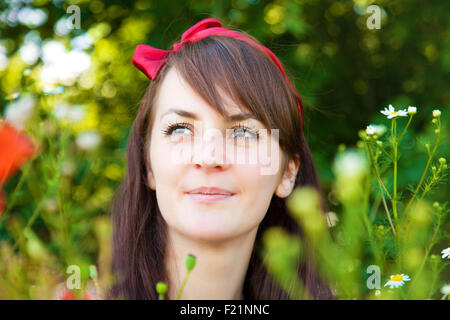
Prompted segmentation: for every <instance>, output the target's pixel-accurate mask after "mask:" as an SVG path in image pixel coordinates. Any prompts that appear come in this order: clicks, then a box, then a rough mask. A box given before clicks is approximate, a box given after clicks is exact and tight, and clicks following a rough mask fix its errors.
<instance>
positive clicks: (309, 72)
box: [0, 0, 450, 258]
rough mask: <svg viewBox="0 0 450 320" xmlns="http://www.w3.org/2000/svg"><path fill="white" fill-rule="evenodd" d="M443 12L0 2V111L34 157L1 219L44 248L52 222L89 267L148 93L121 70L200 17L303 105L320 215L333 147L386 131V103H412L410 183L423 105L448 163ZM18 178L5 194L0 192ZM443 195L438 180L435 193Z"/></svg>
mask: <svg viewBox="0 0 450 320" xmlns="http://www.w3.org/2000/svg"><path fill="white" fill-rule="evenodd" d="M371 4H376V5H378V6H379V7H380V8H381V28H380V29H373V30H370V29H368V27H367V25H366V21H367V19H368V17H369V14H368V13H366V9H367V6H368V5H371ZM70 5H77V6H78V7H79V8H80V28H79V29H70V28H68V27H67V23H66V20H70V17H71V14H72V13H73V12H70V13H67V8H68V7H69V6H70ZM449 13H450V2H449V1H437V0H434V1H419V0H406V1H363V0H360V1H349V0H347V1H331V0H325V1H319V0H294V1H282V0H280V1H262V0H235V1H213V0H210V1H206V0H205V1H202V0H195V1H151V0H138V1H133V0H131V1H99V0H95V1H62V0H53V1H45V0H37V1H32V0H29V1H13V0H9V1H5V0H0V95H1V97H3V98H2V99H1V100H0V114H1V116H2V117H5V118H6V119H9V120H11V121H15V122H17V123H19V125H20V124H23V127H24V129H26V130H27V132H28V133H29V135H30V136H31V137H32V138H33V139H34V140H35V141H36V142H37V143H38V145H39V148H40V150H44V151H45V152H44V153H43V154H41V155H40V156H39V157H38V159H37V160H36V161H34V162H33V163H32V164H30V166H32V170H29V171H28V172H29V173H28V174H29V175H30V178H29V179H27V180H26V182H24V183H23V185H21V188H22V189H21V190H22V191H21V192H19V195H18V197H17V198H16V199H15V200H14V202H15V203H14V208H13V212H11V214H12V215H14V213H20V215H14V219H17V223H19V224H22V225H24V224H26V223H27V221H29V219H30V218H31V217H33V216H35V217H36V218H35V219H34V220H33V221H32V223H33V228H34V229H35V230H41V233H42V236H43V238H44V239H46V237H47V239H50V238H51V237H52V235H51V234H50V233H51V231H50V229H49V228H48V226H49V225H52V224H54V225H55V226H59V227H61V225H60V224H61V223H63V224H64V226H65V228H68V230H69V231H67V233H66V234H67V235H70V238H67V239H65V240H64V243H65V245H64V246H63V247H64V252H69V253H70V254H69V253H67V255H68V256H71V257H73V256H77V255H80V256H81V255H86V254H87V255H91V256H92V258H94V256H95V254H96V252H97V250H98V248H97V246H98V244H97V242H96V241H95V238H94V237H89V235H90V233H91V232H92V227H93V223H94V220H93V219H91V218H93V217H97V216H101V215H105V214H107V213H108V209H109V204H110V200H111V197H112V195H113V193H114V191H115V190H116V188H117V187H118V185H119V183H120V181H121V179H122V178H123V176H124V169H125V150H126V142H127V137H128V133H129V129H130V126H131V123H132V121H133V119H134V117H135V114H136V111H137V108H138V102H139V100H140V98H141V97H142V95H143V93H144V91H145V89H146V87H147V86H148V84H149V79H148V78H146V77H145V76H144V75H143V74H142V73H141V72H140V71H138V70H137V69H136V68H135V67H134V66H133V64H132V62H131V58H132V55H133V52H134V49H135V47H136V45H138V44H148V45H151V46H154V47H156V48H160V49H166V50H167V49H170V48H171V45H172V44H173V43H174V42H177V41H178V40H179V39H180V37H181V34H182V33H183V32H184V31H185V30H186V29H187V28H189V27H190V26H192V25H193V24H195V23H197V22H198V21H200V20H201V19H204V18H207V17H213V18H217V19H219V20H220V21H221V22H222V24H223V25H224V26H225V27H230V28H236V29H239V30H243V31H245V32H248V33H249V34H251V35H253V36H254V37H256V39H258V40H259V41H260V42H261V43H262V44H264V45H265V46H267V47H268V48H270V49H271V50H272V51H273V52H274V53H275V54H276V55H277V57H278V58H279V59H280V61H281V62H282V63H283V64H284V66H285V69H286V71H287V73H288V75H289V76H290V77H292V79H293V81H294V82H295V85H296V88H297V90H298V92H299V93H300V95H301V96H302V97H303V98H304V101H305V106H304V115H305V127H306V137H307V139H308V142H309V145H310V148H311V150H312V153H313V157H314V159H315V161H316V164H317V167H318V173H319V177H320V179H321V183H322V186H323V188H324V191H325V193H326V195H327V196H328V200H329V201H330V205H331V209H333V196H332V195H330V194H329V193H328V192H329V188H330V185H331V181H332V180H333V179H334V177H333V174H332V170H331V163H332V160H333V158H334V156H335V154H336V151H337V149H338V146H339V145H340V144H345V145H353V144H355V143H356V141H357V140H358V131H359V130H361V129H365V128H366V126H367V125H368V124H371V123H376V124H384V125H386V126H389V125H390V122H389V121H388V120H387V119H386V117H385V116H383V115H382V114H381V113H380V110H383V109H384V108H385V107H387V106H388V105H389V104H393V105H394V107H396V108H401V109H404V108H407V107H408V106H410V105H412V106H417V109H418V113H417V115H416V116H415V118H414V121H413V123H412V124H411V126H410V129H409V130H408V133H407V135H406V136H405V138H404V141H403V145H402V146H401V148H400V154H401V153H402V152H404V153H408V156H407V157H403V158H402V157H400V164H399V166H400V168H401V170H400V176H399V187H405V186H407V185H408V184H409V183H412V182H414V183H417V181H418V180H419V178H420V175H421V173H422V170H423V168H424V165H425V162H426V159H427V154H426V150H425V148H423V145H424V144H425V143H427V142H428V143H430V144H431V143H432V141H433V140H434V133H433V130H434V129H433V128H432V126H431V119H432V115H431V111H432V110H433V109H440V110H441V111H442V122H443V126H444V127H443V135H442V137H443V141H442V144H441V147H440V148H439V149H438V152H437V157H440V156H443V157H446V158H447V159H449V158H450V157H449V155H450V149H449V145H448V137H449V135H448V128H447V125H448V122H449V120H450V119H449V115H448V105H449V103H450V91H449V90H448V88H449V84H450V25H449V19H448V16H449ZM406 121H407V118H405V119H400V120H399V121H398V123H399V126H402V125H404V124H405V123H406ZM417 145H419V147H417ZM420 146H422V147H420ZM49 163H50V164H49ZM25 169H26V168H25ZM33 169H35V170H33ZM19 179H20V174H18V175H16V176H15V177H14V178H13V179H11V180H10V181H9V182H8V183H7V184H6V185H5V187H4V190H5V193H6V194H8V193H10V192H12V191H13V190H14V189H15V188H16V186H17V184H18V183H20V181H19ZM44 181H45V183H43V182H44ZM448 194H449V189H448V185H445V186H443V187H442V188H441V189H440V190H438V192H437V194H434V195H433V197H434V199H436V200H439V199H440V200H448ZM37 207H38V208H39V209H38V210H42V211H44V212H46V213H48V214H49V215H47V217H48V216H51V214H52V212H55V214H56V212H60V210H63V211H65V212H70V215H68V218H67V219H66V220H63V222H61V221H60V220H56V219H55V220H54V221H52V220H51V219H48V218H43V217H42V215H36V214H35V212H36V208H37ZM5 218H7V217H5ZM45 219H47V220H45ZM12 225H13V224H11V223H10V225H9V227H8V224H0V240H2V239H8V238H9V237H10V236H11V234H14V232H12V231H11V230H13V229H14V227H13V226H12ZM44 226H47V228H45V227H44ZM7 228H10V229H8V230H9V232H7ZM46 233H48V234H46ZM54 249H55V250H59V249H61V248H59V249H58V247H57V246H56V245H55V248H54ZM61 250H62V249H61ZM80 250H81V252H80Z"/></svg>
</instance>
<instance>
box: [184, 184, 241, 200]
mask: <svg viewBox="0 0 450 320" xmlns="http://www.w3.org/2000/svg"><path fill="white" fill-rule="evenodd" d="M186 195H187V196H188V197H189V198H191V199H192V200H195V201H198V202H203V203H212V202H216V201H220V200H226V199H230V198H231V197H233V196H234V193H233V192H230V191H228V190H225V189H221V188H216V187H200V188H196V189H193V190H191V191H189V192H186Z"/></svg>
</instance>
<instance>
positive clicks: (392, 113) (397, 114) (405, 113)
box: [380, 104, 408, 119]
mask: <svg viewBox="0 0 450 320" xmlns="http://www.w3.org/2000/svg"><path fill="white" fill-rule="evenodd" d="M380 112H381V113H382V114H384V115H385V116H387V118H388V119H392V118H395V117H407V116H408V111H406V109H404V110H398V111H395V108H394V107H393V106H392V104H390V105H389V109H388V108H384V110H383V111H380Z"/></svg>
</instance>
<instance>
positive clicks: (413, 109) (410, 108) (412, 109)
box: [408, 106, 417, 114]
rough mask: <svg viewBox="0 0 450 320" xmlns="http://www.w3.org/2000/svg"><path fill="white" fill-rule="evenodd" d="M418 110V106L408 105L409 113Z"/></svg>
mask: <svg viewBox="0 0 450 320" xmlns="http://www.w3.org/2000/svg"><path fill="white" fill-rule="evenodd" d="M416 112H417V108H416V107H413V106H409V107H408V114H415V113H416Z"/></svg>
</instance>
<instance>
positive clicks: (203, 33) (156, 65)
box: [133, 18, 304, 130]
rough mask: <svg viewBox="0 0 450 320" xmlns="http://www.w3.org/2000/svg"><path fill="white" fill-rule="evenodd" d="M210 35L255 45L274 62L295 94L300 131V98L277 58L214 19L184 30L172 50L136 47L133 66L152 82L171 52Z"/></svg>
mask: <svg viewBox="0 0 450 320" xmlns="http://www.w3.org/2000/svg"><path fill="white" fill-rule="evenodd" d="M210 35H221V36H228V37H232V38H237V39H240V40H243V41H247V42H249V43H251V44H253V45H255V44H256V45H257V46H259V47H261V48H263V49H264V50H265V51H266V52H267V53H268V54H269V56H270V57H271V58H272V60H273V61H274V62H275V64H276V65H277V66H278V68H279V69H280V70H281V72H282V73H283V76H284V78H285V79H286V81H287V83H288V84H289V86H290V87H291V89H292V91H293V92H294V93H295V96H296V97H297V104H298V109H299V111H300V116H301V118H302V130H303V129H304V121H303V112H302V110H303V105H302V101H301V98H300V96H299V95H298V93H297V92H296V90H295V88H294V87H293V86H292V84H291V83H290V81H289V79H288V78H287V76H286V73H285V72H284V69H283V67H282V65H281V63H280V61H278V59H277V57H276V56H275V55H274V54H273V52H272V51H270V50H269V49H268V48H266V47H265V46H263V45H262V44H260V43H258V42H256V41H254V40H253V39H250V38H249V37H247V36H245V35H243V34H241V33H239V32H236V31H232V30H229V29H226V28H222V23H221V22H220V21H219V20H217V19H214V18H207V19H204V20H202V21H200V22H198V23H196V24H195V25H193V26H192V27H190V28H189V29H188V30H186V31H185V32H184V33H183V35H182V37H181V41H180V42H179V43H175V44H174V45H173V46H172V50H161V49H157V48H153V47H151V46H148V45H145V44H140V45H138V46H137V47H136V50H135V52H134V55H133V64H134V65H135V66H136V67H137V68H138V69H139V70H141V71H142V72H143V73H144V74H145V75H146V76H147V77H148V78H150V79H151V80H154V79H155V78H156V77H157V75H158V73H159V71H160V70H161V68H162V67H163V66H164V65H165V64H166V62H167V61H168V56H169V54H170V53H171V52H176V51H178V50H179V48H180V47H181V46H182V45H183V43H186V42H196V41H199V40H201V39H203V38H205V37H207V36H210Z"/></svg>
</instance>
